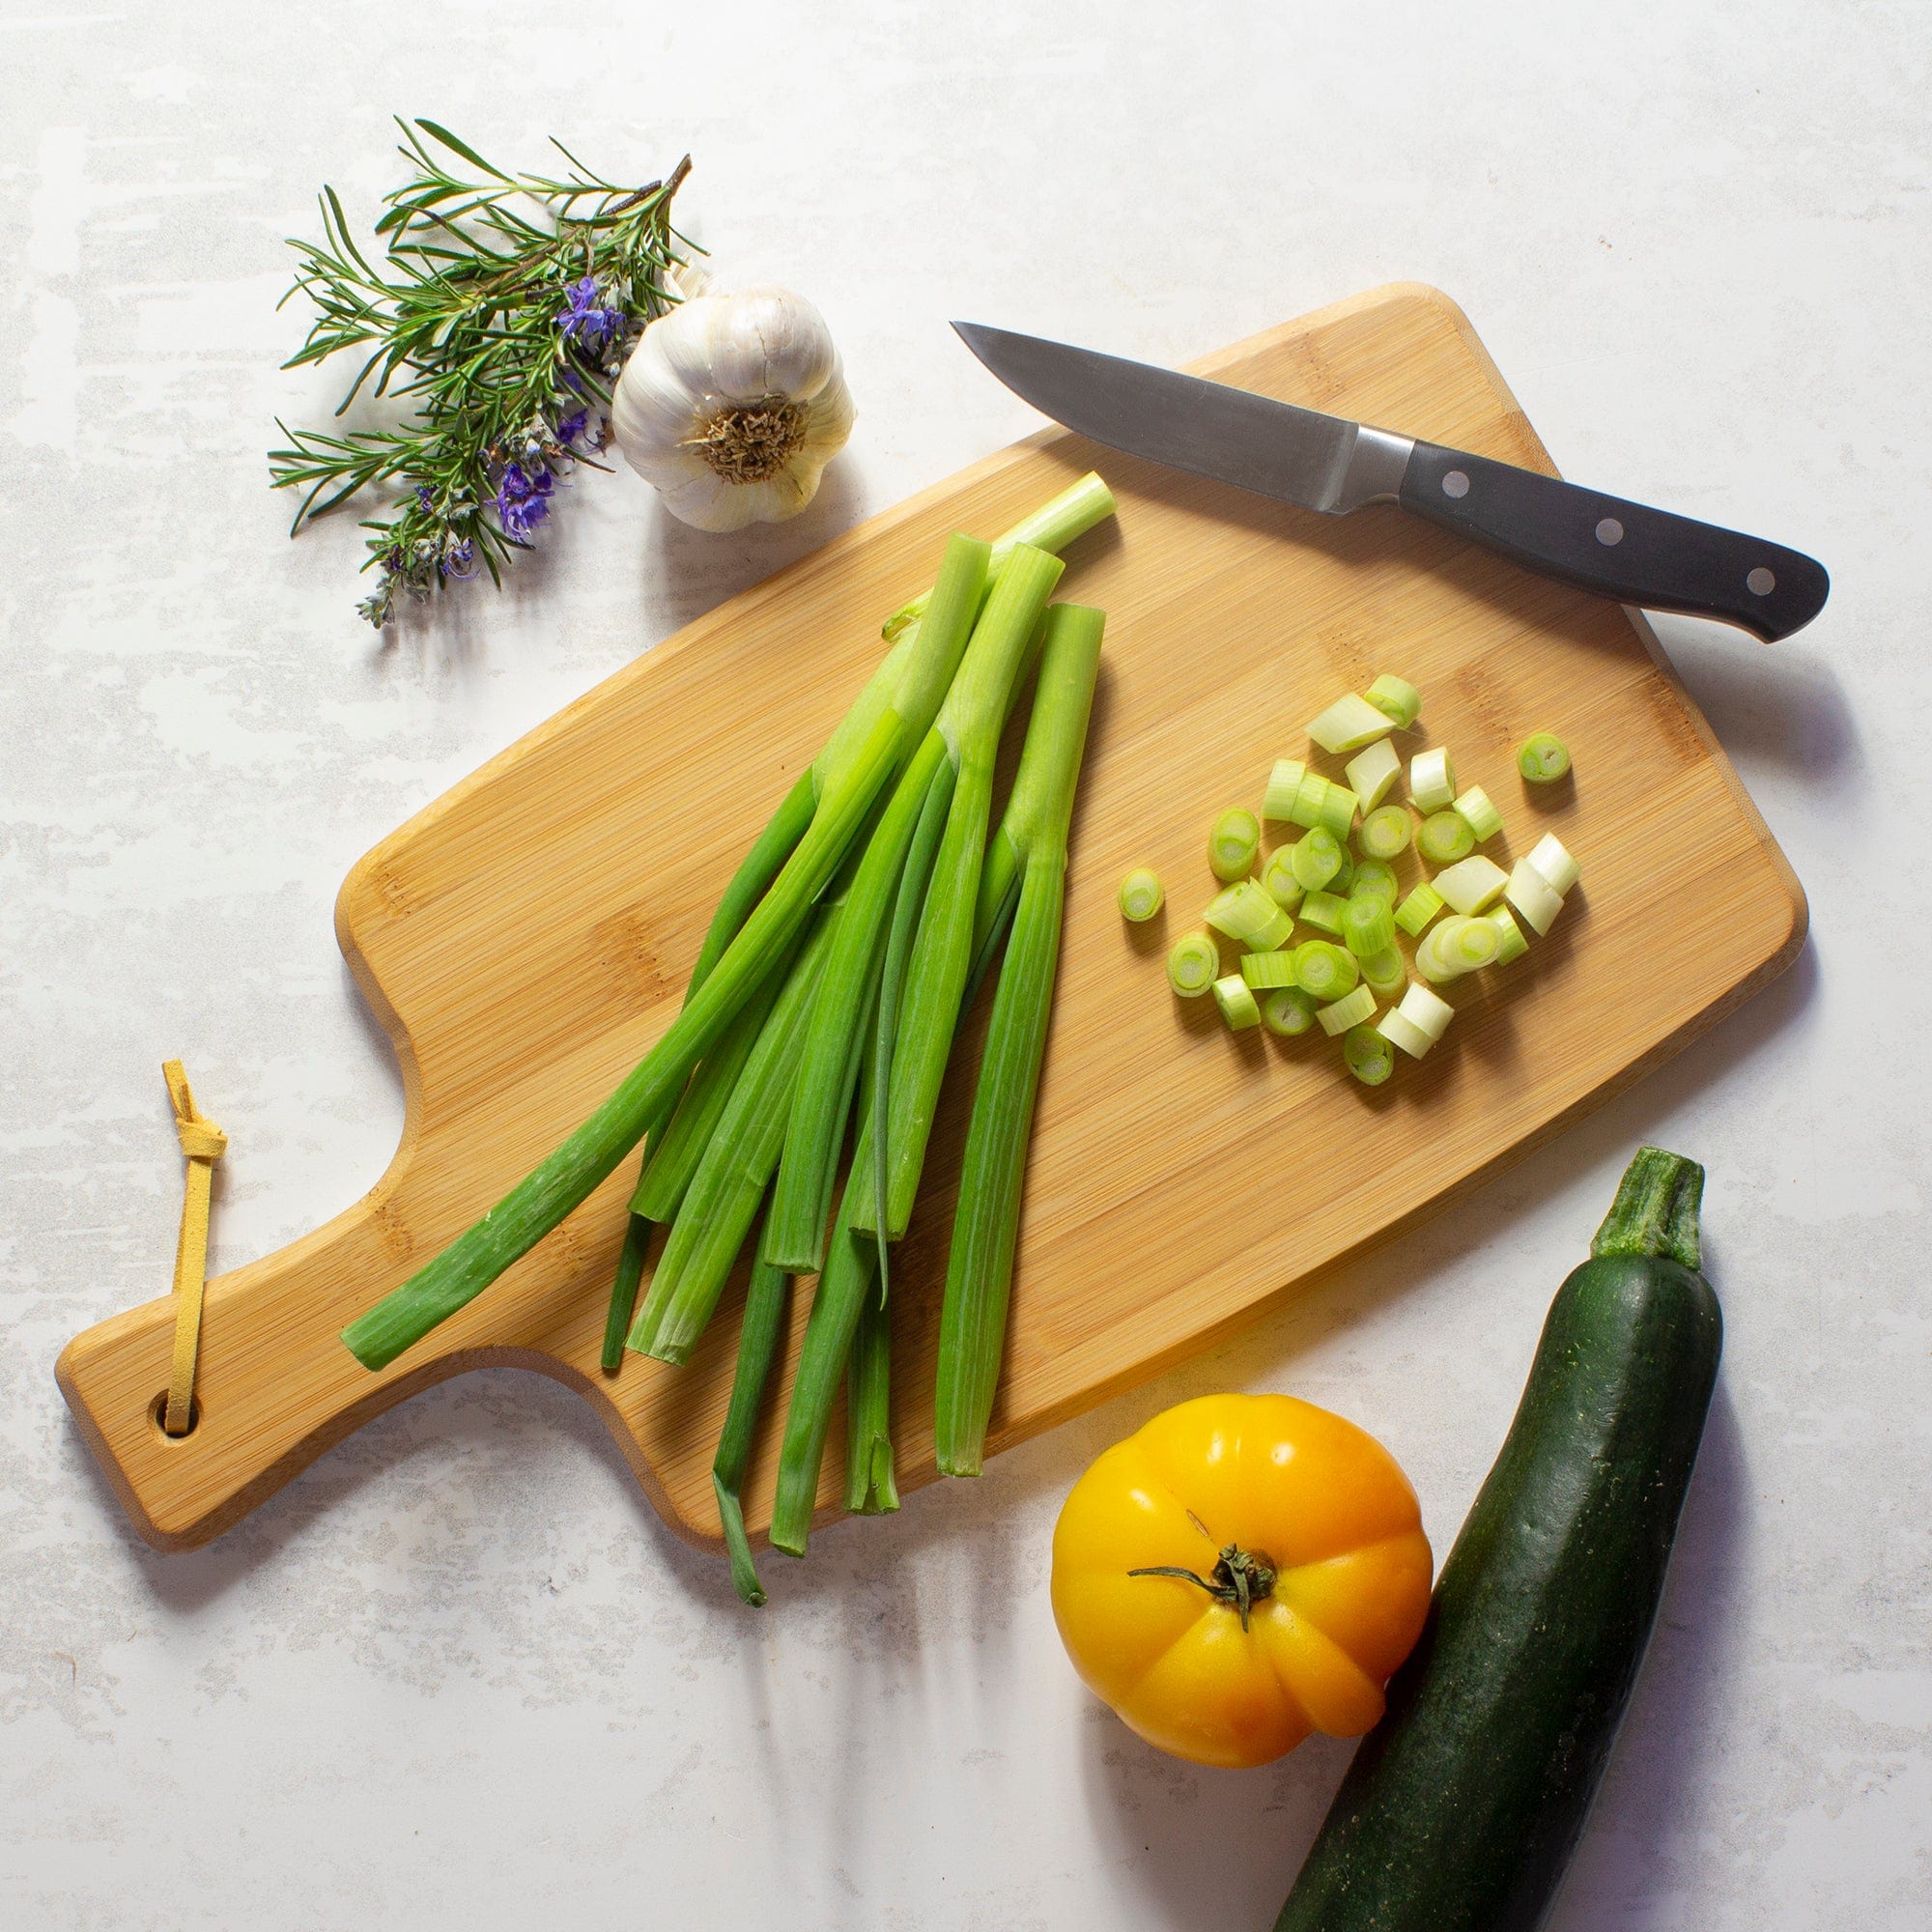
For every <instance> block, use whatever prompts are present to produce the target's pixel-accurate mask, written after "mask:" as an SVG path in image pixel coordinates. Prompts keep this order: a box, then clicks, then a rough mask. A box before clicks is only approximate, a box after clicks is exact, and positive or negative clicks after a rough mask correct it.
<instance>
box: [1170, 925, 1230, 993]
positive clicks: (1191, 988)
mask: <svg viewBox="0 0 1932 1932" xmlns="http://www.w3.org/2000/svg"><path fill="white" fill-rule="evenodd" d="M1220 974H1221V950H1220V948H1219V947H1217V946H1216V945H1215V944H1214V942H1213V941H1212V940H1211V939H1209V938H1208V935H1207V934H1206V933H1205V932H1190V933H1187V934H1185V935H1184V936H1183V937H1182V938H1180V939H1178V940H1176V941H1175V943H1174V950H1173V952H1170V953H1169V954H1168V955H1167V983H1168V984H1169V985H1170V986H1172V987H1173V988H1174V990H1175V991H1176V992H1177V993H1179V995H1180V997H1181V998H1182V999H1183V1000H1198V999H1199V998H1200V997H1201V995H1202V994H1203V993H1205V992H1206V991H1207V990H1208V987H1209V986H1211V985H1212V984H1213V983H1214V981H1215V980H1217V979H1218V978H1220Z"/></svg>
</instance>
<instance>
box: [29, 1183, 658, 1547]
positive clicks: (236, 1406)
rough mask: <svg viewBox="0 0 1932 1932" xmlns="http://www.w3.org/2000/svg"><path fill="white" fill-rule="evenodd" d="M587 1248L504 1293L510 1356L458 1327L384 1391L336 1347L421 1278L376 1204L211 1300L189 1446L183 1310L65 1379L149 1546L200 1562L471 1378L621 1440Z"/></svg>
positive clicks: (170, 1307) (228, 1283) (70, 1369)
mask: <svg viewBox="0 0 1932 1932" xmlns="http://www.w3.org/2000/svg"><path fill="white" fill-rule="evenodd" d="M610 1218H611V1217H610V1216H608V1215H606V1216H601V1217H600V1220H609V1219H610ZM617 1225H619V1226H621V1216H619V1217H618V1219H617ZM574 1234H575V1231H574V1230H573V1229H572V1227H571V1225H570V1224H568V1223H567V1224H566V1225H565V1227H564V1228H562V1229H559V1230H558V1231H557V1235H556V1236H553V1237H552V1240H551V1241H550V1242H548V1243H545V1244H544V1247H545V1248H547V1249H551V1250H552V1252H550V1253H548V1254H546V1253H545V1252H544V1251H543V1250H542V1249H540V1250H539V1251H538V1252H537V1253H536V1254H533V1255H532V1256H529V1257H526V1261H525V1263H522V1264H519V1266H518V1268H517V1269H515V1270H512V1272H511V1274H510V1275H507V1276H505V1277H504V1280H503V1284H502V1287H503V1289H505V1290H507V1291H508V1293H503V1294H501V1295H500V1296H499V1298H498V1299H497V1306H496V1308H495V1309H494V1311H489V1312H487V1319H490V1320H491V1322H492V1328H491V1333H492V1338H493V1342H495V1343H496V1346H479V1344H478V1340H477V1335H476V1333H475V1332H474V1331H475V1328H476V1323H475V1322H474V1321H469V1320H466V1319H461V1318H460V1319H459V1320H458V1321H452V1322H450V1323H449V1324H447V1326H446V1327H445V1328H444V1329H443V1330H440V1331H439V1333H438V1334H437V1335H436V1336H433V1337H431V1338H429V1339H428V1340H426V1341H424V1342H420V1343H418V1344H417V1345H416V1346H415V1347H414V1348H413V1349H412V1350H409V1351H408V1352H407V1353H406V1354H405V1355H404V1356H403V1357H402V1358H401V1359H400V1360H398V1361H397V1362H395V1363H393V1364H391V1365H390V1367H389V1368H387V1369H385V1370H384V1371H383V1372H382V1373H381V1374H377V1375H372V1374H371V1373H370V1372H369V1371H368V1370H367V1369H365V1368H363V1367H362V1365H361V1364H360V1363H359V1362H357V1361H356V1360H355V1357H354V1356H353V1355H352V1354H351V1353H350V1352H349V1350H347V1349H346V1348H344V1347H343V1344H342V1341H341V1336H340V1331H341V1329H342V1327H343V1326H344V1324H345V1323H346V1322H348V1321H350V1320H352V1319H353V1318H354V1317H355V1315H358V1314H359V1313H361V1311H362V1310H363V1309H365V1308H367V1307H368V1306H369V1305H370V1304H371V1303H372V1302H374V1301H375V1300H377V1299H378V1298H379V1297H380V1296H381V1295H383V1294H384V1293H387V1292H388V1290H389V1289H391V1288H393V1287H395V1286H396V1285H397V1284H398V1283H399V1282H401V1281H403V1280H404V1279H406V1278H407V1277H408V1276H409V1275H410V1274H411V1273H412V1271H413V1269H414V1268H415V1267H416V1266H418V1265H420V1247H419V1244H418V1242H417V1241H416V1240H415V1239H413V1238H412V1236H411V1233H410V1229H409V1222H408V1216H407V1214H406V1212H405V1211H404V1210H403V1209H402V1208H401V1207H400V1206H399V1204H398V1202H397V1200H396V1198H395V1197H394V1196H393V1195H391V1196H386V1197H384V1196H383V1195H382V1194H381V1191H380V1190H379V1192H378V1194H374V1195H371V1196H369V1197H367V1198H366V1199H364V1200H363V1201H361V1202H358V1203H357V1204H356V1205H355V1207H354V1208H350V1209H349V1211H348V1212H347V1213H345V1214H342V1215H339V1216H338V1217H337V1218H336V1219H335V1220H333V1221H331V1222H329V1223H328V1224H327V1226H326V1227H323V1228H320V1229H318V1230H317V1231H316V1232H315V1233H314V1234H312V1235H309V1236H305V1237H304V1238H303V1239H301V1240H299V1241H297V1242H295V1243H293V1244H292V1245H291V1246H289V1247H286V1248H283V1249H281V1250H280V1251H279V1252H277V1253H275V1254H272V1255H269V1256H267V1257H265V1258H264V1259H263V1260H261V1261H258V1262H251V1263H250V1264H247V1265H246V1266H245V1267H241V1268H238V1269H236V1270H234V1271H233V1272H232V1273H229V1274H225V1275H221V1276H218V1277H216V1278H215V1279H214V1280H213V1281H211V1282H210V1283H209V1284H208V1295H207V1300H206V1303H205V1304H204V1307H203V1311H202V1331H201V1334H202V1339H201V1362H200V1369H199V1373H198V1376H197V1378H196V1384H195V1425H194V1427H193V1429H192V1430H191V1431H190V1432H189V1433H188V1434H187V1435H184V1436H179V1437H174V1436H169V1435H164V1434H163V1433H162V1430H161V1421H160V1404H161V1401H162V1399H163V1397H164V1395H165V1391H166V1389H167V1382H168V1365H169V1359H170V1355H171V1351H172V1349H173V1343H174V1321H175V1309H174V1301H173V1297H172V1296H164V1297H163V1298H162V1299H160V1300H158V1301H151V1302H149V1303H147V1304H146V1306H144V1307H141V1308H134V1309H130V1310H128V1313H126V1314H125V1315H117V1316H114V1317H112V1318H110V1319H109V1320H108V1321H103V1322H101V1323H99V1325H98V1326H97V1327H94V1328H90V1329H88V1330H87V1331H86V1332H85V1333H84V1334H81V1335H78V1336H76V1337H75V1338H74V1339H73V1341H71V1343H69V1344H68V1346H67V1348H66V1349H65V1350H63V1351H62V1354H61V1357H60V1361H59V1363H58V1364H57V1366H56V1369H55V1377H56V1378H57V1380H58V1381H59V1383H60V1387H61V1392H62V1394H63V1395H65V1396H66V1398H67V1401H68V1406H70V1407H71V1409H72V1411H73V1415H74V1418H75V1420H76V1422H77V1423H78V1424H79V1426H80V1429H81V1431H82V1433H83V1435H85V1436H86V1437H87V1440H88V1444H89V1446H90V1447H91V1448H92V1449H93V1451H94V1453H95V1455H96V1457H97V1458H98V1459H99V1463H100V1465H101V1468H102V1469H103V1471H104V1472H105V1473H106V1475H107V1477H108V1480H109V1481H110V1482H111V1483H112V1484H113V1486H114V1489H115V1491H116V1492H117V1493H118V1494H119V1496H120V1498H121V1501H122V1503H123V1504H124V1505H125V1506H126V1508H127V1511H128V1516H129V1517H130V1518H131V1519H132V1520H133V1522H134V1525H135V1527H136V1529H138V1530H139V1532H140V1534H141V1535H142V1537H144V1538H145V1539H146V1540H147V1541H148V1542H149V1543H151V1544H152V1545H154V1547H155V1548H157V1549H192V1548H196V1547H198V1546H199V1545H201V1544H204V1543H206V1542H208V1541H209V1540H210V1539H211V1538H213V1537H215V1536H218V1535H219V1534H220V1533H221V1532H222V1531H223V1530H224V1529H226V1528H228V1526H229V1525H230V1524H231V1523H233V1522H235V1521H236V1520H238V1519H240V1518H241V1517H242V1516H244V1515H245V1514H246V1513H247V1512H248V1511H249V1510H251V1509H253V1508H254V1507H255V1505H256V1504H257V1503H259V1502H261V1501H262V1500H263V1499H264V1498H265V1497H266V1496H268V1495H269V1494H270V1493H271V1492H273V1491H275V1490H277V1489H279V1488H280V1487H281V1486H282V1484H284V1483H285V1482H287V1481H288V1480H289V1478H290V1477H292V1476H293V1475H295V1474H296V1473H297V1472H298V1470H300V1469H301V1468H303V1467H304V1466H306V1464H308V1463H311V1462H313V1461H314V1460H315V1458H316V1457H318V1456H320V1455H321V1454H322V1453H323V1452H324V1451H325V1450H326V1449H327V1448H329V1447H330V1446H331V1445H332V1444H334V1443H336V1442H339V1441H341V1440H342V1438H343V1437H344V1436H345V1435H349V1434H351V1433H352V1432H353V1431H354V1430H355V1429H357V1428H359V1427H360V1426H361V1425H362V1424H363V1423H364V1422H367V1421H368V1420H369V1419H370V1418H371V1417H372V1416H375V1415H379V1414H381V1412H382V1411H383V1410H384V1409H385V1408H388V1407H389V1406H392V1405H393V1404H395V1403H398V1402H401V1401H402V1400H404V1399H405V1398H406V1397H408V1396H411V1395H413V1394H414V1393H415V1392H416V1391H417V1390H418V1389H423V1388H427V1387H429V1386H430V1385H431V1384H432V1383H433V1382H439V1381H442V1380H444V1379H446V1378H448V1377H450V1376H454V1375H460V1374H462V1373H464V1372H465V1371H466V1370H469V1369H472V1368H481V1367H486V1366H491V1365H497V1364H509V1365H514V1366H519V1367H525V1368H533V1369H537V1370H540V1371H542V1372H543V1373H545V1374H547V1375H550V1376H553V1377H555V1378H557V1379H559V1380H562V1381H564V1382H566V1383H567V1384H569V1385H571V1386H574V1387H577V1388H579V1389H580V1390H581V1391H582V1392H583V1393H585V1394H587V1395H590V1396H592V1398H593V1400H598V1406H600V1407H602V1408H605V1409H607V1410H610V1411H611V1412H610V1414H608V1415H607V1417H606V1420H607V1421H610V1422H612V1423H613V1424H615V1423H616V1422H617V1418H616V1411H615V1410H614V1408H612V1406H611V1402H610V1401H609V1399H608V1398H605V1397H604V1391H603V1390H602V1389H601V1387H600V1386H599V1385H598V1378H597V1375H596V1370H595V1361H596V1349H597V1334H598V1332H599V1331H600V1325H601V1320H602V1315H601V1310H595V1311H591V1312H590V1313H589V1315H586V1314H585V1312H584V1308H585V1304H584V1298H583V1297H582V1296H581V1295H576V1294H570V1293H558V1292H557V1291H558V1289H559V1288H563V1287H566V1286H567V1277H569V1276H575V1275H578V1274H579V1273H580V1271H581V1270H582V1267H583V1265H584V1264H585V1262H586V1260H592V1259H594V1258H591V1257H588V1256H586V1254H585V1252H584V1249H585V1246H586V1243H585V1242H584V1241H582V1239H581V1238H573V1236H574ZM559 1236H561V1239H560V1240H559V1238H558V1237H559ZM431 1252H434V1250H433V1249H432V1250H431ZM531 1264H535V1265H531ZM518 1277H522V1279H521V1280H519V1279H518ZM519 1291H521V1292H519ZM593 1298H594V1297H593ZM479 1312H482V1311H479ZM468 1315H469V1311H466V1316H468ZM505 1317H508V1318H509V1319H508V1321H507V1322H506V1321H505ZM506 1330H507V1332H506ZM579 1331H581V1332H579ZM498 1338H501V1339H500V1340H499V1339H498ZM505 1340H507V1341H508V1342H509V1343H510V1346H503V1345H502V1342H503V1341H505ZM599 1398H603V1399H601V1400H599ZM613 1433H616V1434H618V1435H619V1436H620V1438H622V1439H625V1441H626V1446H627V1447H628V1448H629V1449H630V1452H631V1454H632V1456H633V1457H634V1458H635V1456H636V1453H637V1452H636V1448H635V1445H633V1444H630V1443H629V1442H628V1433H627V1432H625V1431H624V1430H623V1429H622V1428H621V1425H618V1426H617V1427H616V1428H615V1429H614V1431H613Z"/></svg>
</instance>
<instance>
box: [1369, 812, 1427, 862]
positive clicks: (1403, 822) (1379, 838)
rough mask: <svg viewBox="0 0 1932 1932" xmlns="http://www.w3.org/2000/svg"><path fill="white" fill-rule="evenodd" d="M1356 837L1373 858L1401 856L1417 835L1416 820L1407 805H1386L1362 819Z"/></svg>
mask: <svg viewBox="0 0 1932 1932" xmlns="http://www.w3.org/2000/svg"><path fill="white" fill-rule="evenodd" d="M1355 837H1356V838H1357V840H1358V841H1359V842H1360V844H1361V848H1362V850H1363V851H1364V852H1366V853H1367V854H1368V855H1369V857H1370V858H1371V859H1394V858H1399V857H1400V856H1401V855H1402V854H1403V853H1404V852H1406V851H1407V850H1408V845H1409V840H1410V839H1412V838H1414V837H1415V820H1414V819H1412V818H1411V817H1410V816H1409V815H1408V808H1407V807H1406V805H1385V806H1383V807H1381V809H1380V810H1377V811H1372V812H1370V813H1369V815H1368V816H1367V817H1366V818H1365V819H1363V820H1362V829H1361V831H1359V832H1358V833H1357V834H1356V835H1355Z"/></svg>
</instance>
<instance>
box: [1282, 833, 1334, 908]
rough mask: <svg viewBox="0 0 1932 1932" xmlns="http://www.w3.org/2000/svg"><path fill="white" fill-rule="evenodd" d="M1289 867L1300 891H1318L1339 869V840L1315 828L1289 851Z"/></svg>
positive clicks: (1331, 834)
mask: <svg viewBox="0 0 1932 1932" xmlns="http://www.w3.org/2000/svg"><path fill="white" fill-rule="evenodd" d="M1288 866H1289V870H1290V871H1291V872H1292V873H1293V875H1294V883H1295V884H1296V885H1297V886H1299V887H1300V888H1301V890H1302V891H1303V892H1305V893H1313V892H1320V891H1321V888H1322V887H1323V886H1325V885H1326V884H1327V883H1328V882H1329V880H1330V879H1332V878H1333V877H1334V876H1335V874H1336V873H1337V872H1339V871H1340V870H1341V869H1342V841H1341V840H1340V839H1339V838H1336V837H1335V835H1334V834H1333V833H1332V832H1330V831H1329V830H1328V828H1327V827H1326V826H1325V825H1318V826H1316V827H1315V828H1314V830H1313V831H1311V832H1309V833H1308V834H1307V835H1306V836H1305V837H1304V838H1301V839H1299V840H1298V841H1297V842H1296V843H1295V845H1294V846H1293V848H1292V850H1291V851H1290V853H1289V861H1288Z"/></svg>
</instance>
